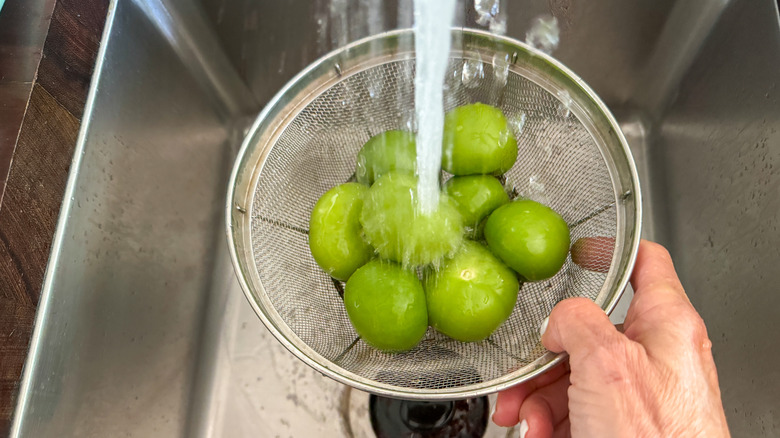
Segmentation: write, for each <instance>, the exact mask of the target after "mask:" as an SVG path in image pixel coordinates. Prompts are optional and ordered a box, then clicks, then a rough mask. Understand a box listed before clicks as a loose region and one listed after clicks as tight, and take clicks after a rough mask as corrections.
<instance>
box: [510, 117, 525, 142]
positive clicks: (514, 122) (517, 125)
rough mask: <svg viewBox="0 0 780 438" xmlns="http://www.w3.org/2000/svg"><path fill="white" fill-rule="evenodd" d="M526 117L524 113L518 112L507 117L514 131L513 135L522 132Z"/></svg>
mask: <svg viewBox="0 0 780 438" xmlns="http://www.w3.org/2000/svg"><path fill="white" fill-rule="evenodd" d="M526 118H527V116H526V115H525V113H520V114H517V115H515V116H513V117H511V118H510V119H509V125H510V126H512V129H513V130H514V131H515V137H520V135H521V134H522V133H523V128H524V127H525V120H526Z"/></svg>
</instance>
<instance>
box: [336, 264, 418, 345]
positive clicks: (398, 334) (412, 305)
mask: <svg viewBox="0 0 780 438" xmlns="http://www.w3.org/2000/svg"><path fill="white" fill-rule="evenodd" d="M344 305H345V306H346V309H347V315H349V320H350V322H352V326H353V327H355V331H356V332H357V333H358V334H359V335H360V337H361V338H362V339H363V340H364V341H365V342H366V343H367V344H369V345H371V346H373V347H375V348H378V349H380V350H383V351H389V352H393V351H404V350H409V349H411V348H413V347H414V346H415V345H417V343H418V342H420V339H422V337H423V336H424V335H425V331H426V330H427V329H428V312H427V309H426V304H425V292H424V291H423V287H422V284H421V283H420V280H419V279H418V278H417V275H416V274H415V273H414V272H412V271H409V270H406V269H403V268H402V267H401V266H400V265H398V264H396V263H393V262H387V261H382V260H372V261H370V262H368V263H367V264H366V265H364V266H363V267H361V268H360V269H358V270H357V271H355V273H354V274H352V277H350V278H349V280H348V281H347V285H346V287H345V289H344Z"/></svg>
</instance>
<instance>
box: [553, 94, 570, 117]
mask: <svg viewBox="0 0 780 438" xmlns="http://www.w3.org/2000/svg"><path fill="white" fill-rule="evenodd" d="M556 95H557V96H558V99H560V103H559V104H558V115H559V116H561V117H563V118H568V117H569V115H570V114H571V104H572V102H573V101H572V99H571V96H570V95H569V92H568V91H566V90H559V91H558V93H557V94H556Z"/></svg>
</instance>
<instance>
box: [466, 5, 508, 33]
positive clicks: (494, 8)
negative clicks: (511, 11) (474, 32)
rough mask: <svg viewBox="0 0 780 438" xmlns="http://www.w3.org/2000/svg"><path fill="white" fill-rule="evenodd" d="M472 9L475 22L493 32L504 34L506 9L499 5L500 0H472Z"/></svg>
mask: <svg viewBox="0 0 780 438" xmlns="http://www.w3.org/2000/svg"><path fill="white" fill-rule="evenodd" d="M474 10H475V11H476V12H477V24H479V25H480V26H488V29H490V31H491V32H493V33H495V34H498V35H504V34H506V11H505V10H504V8H502V7H501V0H474Z"/></svg>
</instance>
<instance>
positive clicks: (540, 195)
mask: <svg viewBox="0 0 780 438" xmlns="http://www.w3.org/2000/svg"><path fill="white" fill-rule="evenodd" d="M528 198H529V199H532V200H534V201H536V202H541V203H542V204H547V203H548V202H547V201H548V200H547V195H546V194H545V191H544V183H543V182H541V181H539V176H538V175H532V176H531V177H530V178H528Z"/></svg>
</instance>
